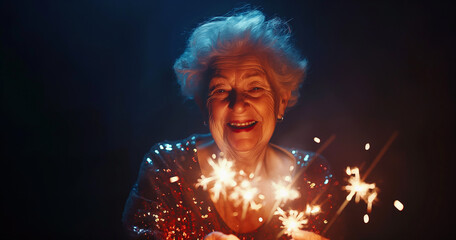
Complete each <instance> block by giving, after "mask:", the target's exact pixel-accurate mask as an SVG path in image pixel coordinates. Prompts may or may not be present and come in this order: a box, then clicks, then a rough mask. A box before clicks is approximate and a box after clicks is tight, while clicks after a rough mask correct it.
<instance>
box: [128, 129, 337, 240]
mask: <svg viewBox="0 0 456 240" xmlns="http://www.w3.org/2000/svg"><path fill="white" fill-rule="evenodd" d="M199 137H200V135H193V136H191V137H189V138H187V139H185V140H182V141H176V142H164V143H159V144H156V145H155V146H154V147H152V148H151V150H150V152H149V153H147V154H146V155H145V156H144V160H143V162H142V163H141V168H140V171H139V175H138V179H137V182H136V183H135V185H134V186H133V188H132V190H131V192H130V195H129V197H128V200H127V203H126V205H125V209H124V213H123V217H122V218H123V219H122V221H123V225H124V227H125V228H126V230H127V232H128V234H129V236H130V237H131V238H132V239H203V238H204V237H205V236H206V235H207V234H209V233H211V232H213V231H219V232H223V233H225V234H234V235H236V236H237V237H238V238H239V239H290V237H288V236H287V235H286V234H283V230H284V229H283V228H282V227H281V226H282V222H281V220H280V219H279V216H273V217H272V218H271V219H270V220H269V221H264V223H263V224H262V225H261V226H260V227H259V228H257V229H256V230H255V231H253V232H249V233H236V232H235V231H233V230H232V229H230V228H229V227H228V225H227V224H226V223H225V222H224V221H223V219H222V218H221V217H220V215H219V214H218V213H217V211H216V210H215V209H216V208H215V206H214V203H213V202H212V200H211V198H210V195H209V192H208V191H207V190H204V189H203V188H201V187H197V186H196V185H197V184H196V183H197V182H198V179H199V178H200V177H201V175H202V174H201V169H200V166H199V162H198V154H197V148H196V142H197V140H198V138H199ZM289 151H290V153H291V154H292V155H293V157H294V158H295V163H296V164H295V167H294V170H293V171H292V176H293V178H297V180H296V181H294V185H293V187H294V188H296V189H297V190H298V191H299V192H300V195H301V197H299V198H298V199H295V200H292V201H287V202H286V203H285V204H282V205H281V206H280V207H281V208H282V209H283V210H285V211H286V210H287V209H294V210H298V211H303V212H304V211H306V207H307V205H308V204H310V203H311V202H312V200H315V199H316V198H318V199H319V200H318V201H317V203H318V204H319V206H320V208H321V212H320V213H319V214H315V215H309V216H307V219H308V223H307V224H305V226H304V228H303V229H304V230H308V231H313V232H316V233H320V232H321V231H322V230H323V228H324V227H325V225H326V224H327V223H328V216H329V215H331V212H333V211H332V210H333V209H332V205H333V204H332V194H331V193H330V192H329V191H328V188H329V186H331V185H333V176H332V174H331V173H330V170H329V167H328V164H327V163H326V161H325V160H324V159H323V158H320V157H315V156H314V154H313V153H310V152H304V151H299V150H297V149H289ZM309 163H311V164H309Z"/></svg>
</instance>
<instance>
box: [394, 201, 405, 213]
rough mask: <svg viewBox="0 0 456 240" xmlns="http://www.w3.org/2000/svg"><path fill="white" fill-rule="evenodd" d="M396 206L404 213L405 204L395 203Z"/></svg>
mask: <svg viewBox="0 0 456 240" xmlns="http://www.w3.org/2000/svg"><path fill="white" fill-rule="evenodd" d="M394 206H395V207H396V208H397V210H399V211H402V210H404V204H402V203H401V202H399V200H396V201H394Z"/></svg>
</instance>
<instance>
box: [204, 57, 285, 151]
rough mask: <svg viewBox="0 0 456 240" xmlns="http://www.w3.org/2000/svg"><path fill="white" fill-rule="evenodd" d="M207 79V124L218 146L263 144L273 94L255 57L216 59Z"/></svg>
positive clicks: (271, 120) (271, 121) (272, 119)
mask: <svg viewBox="0 0 456 240" xmlns="http://www.w3.org/2000/svg"><path fill="white" fill-rule="evenodd" d="M214 68H215V70H214V74H213V76H212V79H211V81H210V83H209V97H208V100H207V107H208V110H209V117H210V121H209V127H210V130H211V133H212V136H213V138H214V140H215V142H216V143H217V145H218V146H219V148H222V151H224V149H223V148H228V150H227V151H228V152H231V151H238V152H244V151H250V150H253V149H255V148H258V147H260V148H261V147H264V146H266V144H267V143H269V140H270V138H271V136H272V133H273V132H274V129H275V124H276V119H277V116H276V115H277V112H278V109H276V102H275V99H276V96H275V95H274V91H273V89H272V86H271V85H270V83H269V81H268V79H267V76H266V73H265V72H264V70H263V66H262V65H261V64H260V61H259V60H258V59H257V58H256V57H242V58H241V57H233V58H228V59H222V60H218V61H216V63H215V64H214Z"/></svg>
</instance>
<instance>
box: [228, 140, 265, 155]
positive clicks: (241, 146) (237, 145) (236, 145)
mask: <svg viewBox="0 0 456 240" xmlns="http://www.w3.org/2000/svg"><path fill="white" fill-rule="evenodd" d="M228 143H229V146H230V147H231V150H232V151H234V152H238V153H241V152H248V151H251V150H253V149H254V148H255V147H256V146H257V144H258V140H257V139H248V138H247V139H246V138H243V139H230V138H229V139H228Z"/></svg>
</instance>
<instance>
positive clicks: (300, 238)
mask: <svg viewBox="0 0 456 240" xmlns="http://www.w3.org/2000/svg"><path fill="white" fill-rule="evenodd" d="M292 238H293V239H294V240H329V239H328V238H325V237H322V236H320V235H318V234H316V233H313V232H309V231H304V230H300V231H295V232H293V234H292Z"/></svg>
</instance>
